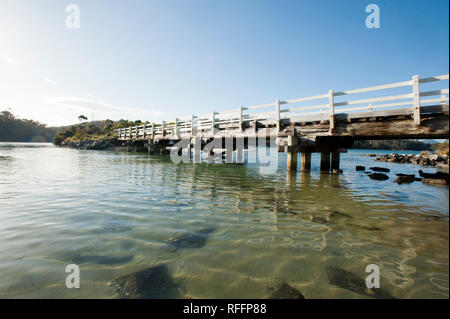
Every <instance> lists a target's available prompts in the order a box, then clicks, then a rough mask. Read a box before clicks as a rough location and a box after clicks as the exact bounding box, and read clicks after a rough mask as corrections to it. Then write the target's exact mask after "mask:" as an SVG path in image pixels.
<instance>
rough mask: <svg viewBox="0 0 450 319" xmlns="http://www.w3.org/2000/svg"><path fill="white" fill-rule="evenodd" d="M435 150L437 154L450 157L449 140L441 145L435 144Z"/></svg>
mask: <svg viewBox="0 0 450 319" xmlns="http://www.w3.org/2000/svg"><path fill="white" fill-rule="evenodd" d="M433 150H434V152H435V153H436V154H439V155H449V149H448V140H446V141H444V142H442V143H439V144H434V145H433Z"/></svg>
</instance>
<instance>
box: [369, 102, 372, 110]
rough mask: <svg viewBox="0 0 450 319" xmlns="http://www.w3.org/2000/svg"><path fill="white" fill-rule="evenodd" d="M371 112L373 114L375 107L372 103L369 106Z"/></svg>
mask: <svg viewBox="0 0 450 319" xmlns="http://www.w3.org/2000/svg"><path fill="white" fill-rule="evenodd" d="M369 112H373V105H372V103H370V104H369Z"/></svg>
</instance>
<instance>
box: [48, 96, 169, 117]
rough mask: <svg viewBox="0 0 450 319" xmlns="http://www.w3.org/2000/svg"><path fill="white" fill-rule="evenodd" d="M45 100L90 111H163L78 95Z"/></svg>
mask: <svg viewBox="0 0 450 319" xmlns="http://www.w3.org/2000/svg"><path fill="white" fill-rule="evenodd" d="M45 101H46V102H48V103H51V104H54V105H59V106H63V107H68V108H72V109H76V110H80V111H90V112H114V113H140V114H148V115H150V116H161V115H165V113H163V112H160V111H154V110H150V111H149V110H141V109H135V108H126V107H117V106H113V105H110V104H108V103H105V102H102V101H98V100H93V99H85V98H79V97H52V98H47V99H45Z"/></svg>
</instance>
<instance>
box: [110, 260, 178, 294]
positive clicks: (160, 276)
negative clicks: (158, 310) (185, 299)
mask: <svg viewBox="0 0 450 319" xmlns="http://www.w3.org/2000/svg"><path fill="white" fill-rule="evenodd" d="M109 285H110V286H113V287H115V288H116V291H117V293H118V294H119V296H120V298H127V299H128V298H130V299H132V298H139V299H152V298H159V299H164V298H166V299H167V298H180V291H179V287H178V286H177V285H176V284H175V283H174V281H173V278H172V277H171V276H170V274H169V270H168V268H167V266H166V265H164V264H161V265H157V266H154V267H150V268H147V269H144V270H141V271H137V272H134V273H132V274H129V275H126V276H123V277H119V278H117V279H114V280H113V281H112V282H111V283H110V284H109Z"/></svg>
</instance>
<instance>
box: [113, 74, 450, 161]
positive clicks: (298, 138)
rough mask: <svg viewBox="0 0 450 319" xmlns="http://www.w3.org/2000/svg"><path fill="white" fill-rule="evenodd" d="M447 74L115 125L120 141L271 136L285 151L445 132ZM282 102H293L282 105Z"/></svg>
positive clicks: (335, 149)
mask: <svg viewBox="0 0 450 319" xmlns="http://www.w3.org/2000/svg"><path fill="white" fill-rule="evenodd" d="M448 80H449V75H448V74H447V75H439V76H434V77H429V78H422V79H420V78H419V77H418V76H413V77H412V79H411V80H408V81H403V82H396V83H390V84H383V85H377V86H373V87H368V88H363V89H355V90H347V91H340V92H334V91H333V90H330V91H328V93H326V94H322V95H316V96H312V97H306V98H300V99H294V100H286V101H280V100H276V101H275V102H272V103H267V104H261V105H255V106H247V107H243V106H241V107H239V108H238V109H234V110H229V111H224V112H215V111H213V112H211V114H210V115H209V116H191V117H190V118H184V119H180V118H176V119H175V120H174V121H173V122H165V121H163V122H162V123H145V124H143V125H139V126H133V127H128V128H123V129H118V130H116V134H117V138H118V139H119V140H122V141H136V142H137V141H149V142H151V143H153V144H154V143H159V142H161V143H163V144H167V141H173V142H176V141H178V140H181V139H192V138H193V137H195V136H197V137H198V136H200V137H201V138H202V139H204V140H207V139H217V138H219V139H223V138H227V137H228V138H240V137H243V138H251V137H255V136H266V137H267V138H268V137H270V136H276V137H277V144H278V149H279V151H284V152H288V153H296V152H340V151H345V149H346V148H348V147H351V146H352V145H353V140H355V139H405V138H420V139H428V138H430V139H435V138H448V137H449V122H448V121H449V105H448V101H449V98H448V94H449V89H448ZM444 81H446V85H445V84H444ZM426 86H428V87H429V88H428V90H425V89H424V87H426ZM430 86H432V87H430ZM387 91H389V93H386V92H387ZM354 96H358V97H357V98H356V99H355V98H354ZM339 99H340V100H339ZM310 101H315V102H310ZM386 102H388V103H386ZM305 103H306V105H304V104H305ZM309 103H312V104H313V105H310V104H309ZM288 104H294V105H295V107H290V108H283V107H282V106H284V105H288ZM255 110H256V111H255ZM260 110H263V111H262V112H261V111H260ZM244 112H245V114H244ZM292 137H293V138H294V139H293V138H292ZM290 157H292V154H290ZM288 166H289V164H288Z"/></svg>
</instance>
